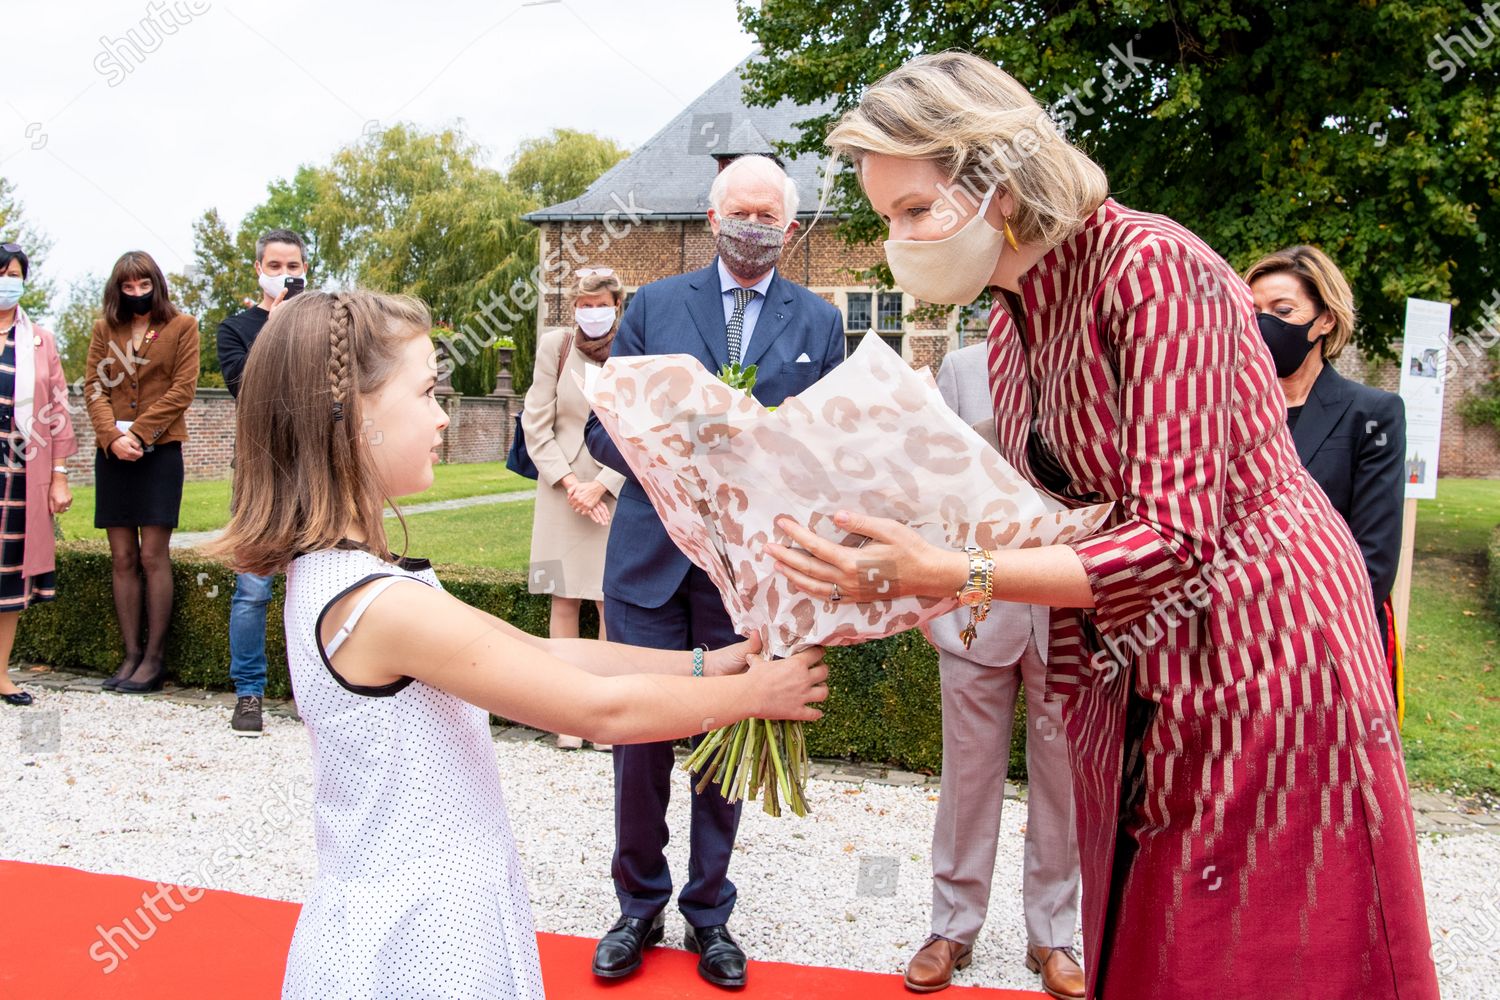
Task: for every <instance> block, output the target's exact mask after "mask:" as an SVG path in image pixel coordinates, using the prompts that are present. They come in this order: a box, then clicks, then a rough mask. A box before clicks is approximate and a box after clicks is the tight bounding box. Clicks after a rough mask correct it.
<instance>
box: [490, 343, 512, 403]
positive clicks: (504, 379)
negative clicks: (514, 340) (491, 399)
mask: <svg viewBox="0 0 1500 1000" xmlns="http://www.w3.org/2000/svg"><path fill="white" fill-rule="evenodd" d="M497 352H498V353H499V355H500V363H499V366H498V367H497V368H496V370H495V388H494V389H493V390H492V391H491V392H490V395H491V396H514V395H515V394H516V390H515V386H514V384H513V382H512V381H511V377H510V359H511V357H512V355H514V354H515V348H513V347H501V348H497Z"/></svg>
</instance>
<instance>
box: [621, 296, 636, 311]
mask: <svg viewBox="0 0 1500 1000" xmlns="http://www.w3.org/2000/svg"><path fill="white" fill-rule="evenodd" d="M633 298H635V292H626V293H625V301H624V302H621V303H620V315H621V316H624V315H625V310H626V309H629V308H630V300H631V299H633Z"/></svg>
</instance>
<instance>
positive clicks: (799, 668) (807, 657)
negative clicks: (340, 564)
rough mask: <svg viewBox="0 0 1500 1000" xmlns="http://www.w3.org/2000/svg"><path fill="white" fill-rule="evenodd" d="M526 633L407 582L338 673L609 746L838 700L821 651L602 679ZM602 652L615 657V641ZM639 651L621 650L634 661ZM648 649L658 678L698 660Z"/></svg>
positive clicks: (383, 605) (795, 715) (377, 612)
mask: <svg viewBox="0 0 1500 1000" xmlns="http://www.w3.org/2000/svg"><path fill="white" fill-rule="evenodd" d="M368 586H370V584H366V586H365V587H361V588H359V589H357V590H355V591H352V592H351V593H350V594H348V595H346V596H345V597H343V598H342V599H340V600H339V601H338V602H337V603H336V604H335V605H334V606H333V607H332V608H330V609H329V611H328V613H327V614H326V615H324V616H323V628H322V635H321V636H320V637H319V638H320V639H321V641H322V642H323V643H324V645H325V648H326V644H327V642H328V641H329V640H330V639H332V638H333V636H334V634H335V633H336V632H337V631H338V629H339V627H340V625H342V624H343V622H344V620H345V619H346V618H347V616H348V614H349V613H350V611H351V610H352V609H353V607H354V605H355V604H356V603H358V601H359V599H360V597H361V595H362V594H363V593H364V591H365V589H366V587H368ZM522 635H523V634H522V633H519V631H518V630H516V629H515V628H514V627H513V626H510V625H507V624H506V623H504V622H501V621H500V620H499V619H495V618H492V617H491V616H488V615H477V614H475V613H474V609H473V608H470V607H469V606H468V605H466V604H464V603H463V602H462V601H460V600H458V599H457V598H456V597H453V596H452V595H450V594H447V593H445V592H444V591H442V590H438V589H436V588H433V587H429V586H427V585H426V584H424V583H422V582H420V581H416V580H413V581H410V582H408V581H402V582H400V583H398V584H396V585H395V586H391V587H388V588H387V589H386V590H385V591H383V592H382V593H381V594H380V595H379V596H377V597H376V598H375V600H374V601H373V602H372V603H371V604H370V606H369V608H368V609H367V610H366V611H365V613H364V616H363V617H362V618H361V619H360V621H359V626H358V627H357V628H355V629H354V631H353V632H352V633H351V634H350V636H349V637H348V639H347V640H346V641H345V642H344V644H343V645H342V646H340V647H339V650H338V656H337V659H336V660H335V661H334V668H335V669H336V670H337V671H338V672H339V674H340V676H342V677H343V678H344V679H345V680H346V681H348V682H350V683H351V684H361V685H372V686H373V685H381V684H389V683H391V682H392V681H395V680H397V679H399V678H400V677H403V676H406V677H414V678H416V679H417V680H420V681H422V682H423V683H426V684H430V685H432V686H433V687H437V688H441V689H442V690H444V691H447V692H449V693H450V694H454V695H456V696H458V697H460V698H463V699H464V700H465V701H468V702H471V703H473V704H475V705H478V706H480V707H481V708H484V709H487V710H488V711H490V712H492V713H494V714H495V715H499V716H503V717H505V718H507V719H513V720H515V721H517V722H521V723H524V724H526V725H528V726H533V727H535V728H537V729H542V730H546V731H549V732H571V733H577V734H579V735H580V736H583V737H585V738H587V739H589V740H593V741H595V742H600V743H653V742H658V741H661V740H671V739H678V738H681V737H684V736H692V735H696V734H697V733H701V732H704V731H706V730H709V729H715V728H717V727H719V726H725V725H729V724H730V723H733V722H738V721H739V720H740V719H746V718H751V717H758V718H768V719H801V720H804V721H814V720H817V719H819V718H821V717H822V714H823V713H822V712H820V711H818V710H817V709H815V708H809V707H807V705H808V703H809V702H818V701H822V700H823V699H825V698H826V697H828V688H827V686H826V685H825V684H824V681H825V680H826V678H827V676H828V670H827V667H826V666H824V665H823V664H822V662H821V659H822V655H823V651H822V650H821V649H818V648H813V649H809V650H806V651H804V652H802V653H798V654H797V655H795V656H792V657H789V658H788V659H785V660H776V661H768V660H763V659H760V658H759V657H754V658H753V665H752V666H751V668H750V669H749V670H748V671H746V672H745V673H742V674H735V675H733V676H723V677H692V676H673V675H671V674H666V673H617V674H613V675H611V676H597V675H595V674H593V673H589V672H588V671H585V670H581V669H579V668H578V667H575V666H573V665H571V664H570V663H567V662H565V661H564V660H561V659H559V658H557V657H556V656H554V655H552V654H551V653H550V652H549V651H548V650H547V649H546V648H542V647H539V646H538V644H537V643H536V642H533V641H528V638H531V637H527V638H522V637H521V636H522ZM592 645H593V646H594V647H595V648H597V649H598V650H600V651H609V647H610V646H611V645H613V644H611V643H594V644H592ZM632 649H634V647H620V648H619V649H617V650H614V651H610V652H611V654H612V657H623V658H624V660H623V662H625V663H626V664H628V663H629V659H630V652H629V651H630V650H632ZM620 650H625V652H621V651H620ZM639 652H640V653H642V654H645V655H643V656H642V660H643V666H645V667H646V668H647V669H649V668H650V666H651V665H653V664H654V665H667V666H671V667H675V666H676V665H677V664H678V663H680V662H681V659H680V658H682V657H684V656H690V654H684V653H676V654H672V653H665V652H663V651H661V650H639ZM688 662H689V663H690V662H691V661H690V660H689V661H688Z"/></svg>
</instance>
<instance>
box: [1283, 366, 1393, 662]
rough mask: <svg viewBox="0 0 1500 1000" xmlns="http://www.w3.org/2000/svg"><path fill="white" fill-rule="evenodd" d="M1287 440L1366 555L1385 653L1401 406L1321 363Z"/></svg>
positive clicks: (1391, 583)
mask: <svg viewBox="0 0 1500 1000" xmlns="http://www.w3.org/2000/svg"><path fill="white" fill-rule="evenodd" d="M1292 442H1293V443H1294V444H1296V446H1297V457H1298V458H1300V459H1301V460H1302V465H1303V466H1304V467H1305V468H1306V469H1307V471H1308V472H1309V473H1311V474H1312V477H1313V479H1315V480H1316V481H1317V483H1318V485H1319V486H1321V487H1323V492H1324V493H1326V494H1328V499H1329V500H1330V501H1331V502H1332V503H1333V508H1334V510H1336V511H1338V512H1339V513H1340V514H1341V515H1343V518H1344V521H1345V522H1347V523H1348V525H1349V532H1350V534H1352V535H1353V536H1354V541H1355V542H1356V543H1358V545H1359V550H1360V552H1361V553H1363V554H1364V557H1365V568H1366V569H1367V570H1368V571H1369V573H1370V590H1371V591H1372V593H1373V595H1374V598H1375V619H1376V621H1377V622H1379V624H1380V627H1381V635H1380V642H1381V648H1384V646H1385V631H1384V630H1385V624H1386V621H1385V610H1384V608H1383V607H1382V605H1384V604H1385V599H1386V598H1387V597H1389V596H1390V594H1391V586H1392V585H1393V584H1394V583H1395V582H1396V562H1397V560H1399V559H1400V557H1401V513H1402V507H1403V503H1404V501H1405V499H1406V486H1405V482H1406V479H1405V472H1406V406H1405V404H1404V403H1402V402H1401V397H1400V396H1398V395H1396V394H1395V393H1392V392H1385V391H1383V390H1380V389H1376V388H1374V387H1372V386H1368V385H1361V384H1360V383H1358V382H1353V381H1350V380H1349V379H1346V378H1344V376H1342V375H1340V374H1339V373H1338V372H1336V371H1334V368H1333V365H1331V364H1324V365H1323V371H1322V372H1321V373H1319V375H1318V379H1317V381H1316V382H1314V383H1313V387H1312V392H1310V393H1308V396H1307V402H1306V403H1304V404H1303V406H1302V413H1301V415H1300V416H1298V418H1297V426H1296V427H1294V428H1292Z"/></svg>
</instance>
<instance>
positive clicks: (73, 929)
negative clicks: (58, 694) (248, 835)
mask: <svg viewBox="0 0 1500 1000" xmlns="http://www.w3.org/2000/svg"><path fill="white" fill-rule="evenodd" d="M183 891H184V890H182V889H180V888H176V887H167V891H166V892H163V893H158V891H157V889H156V886H155V884H154V883H149V882H142V881H140V880H138V879H132V878H124V877H122V876H118V875H96V874H94V873H92V872H83V871H78V870H77V869H74V868H59V867H53V866H50V865H32V864H23V863H21V862H16V861H0V912H3V913H4V914H5V921H4V924H5V926H4V931H3V933H4V944H3V945H0V997H3V998H5V1000H93V998H95V997H98V998H111V1000H113V998H121V1000H125V998H129V1000H179V998H180V1000H201V998H204V997H214V998H215V1000H251V998H254V1000H266V998H273V997H276V996H278V995H279V992H280V989H281V976H282V972H283V971H284V969H285V965H286V950H287V945H288V943H289V942H290V941H291V939H292V927H293V926H294V925H295V924H296V922H297V910H298V907H297V905H296V904H295V903H282V902H277V901H275V900H270V899H260V898H257V897H255V896H241V895H238V894H236V893H232V892H204V893H202V895H201V898H196V899H194V898H192V897H185V896H183V895H182V893H183ZM188 891H189V892H192V893H195V894H196V893H197V892H198V890H188ZM142 893H147V894H150V895H152V896H154V897H155V898H154V899H153V902H154V904H155V906H154V908H155V910H156V912H157V913H158V914H160V915H161V919H156V918H154V917H153V916H152V912H151V908H150V907H145V908H143V907H142V901H141V895H142ZM138 908H139V909H141V915H137V912H136V911H137V909H138ZM142 917H144V918H145V919H142ZM127 919H128V920H129V921H130V923H129V925H128V926H127V925H125V923H124V922H125V921H126V920H127ZM101 926H102V928H103V929H104V930H109V929H111V928H116V927H122V928H124V929H123V930H121V931H119V932H117V933H116V934H115V935H114V946H113V948H112V947H111V946H110V945H109V944H107V943H103V942H102V941H101ZM538 939H539V941H540V943H541V953H542V973H543V978H544V979H545V981H546V984H547V996H548V997H549V998H553V1000H591V998H601V997H610V998H612V1000H646V998H650V1000H690V998H712V1000H724V998H725V997H726V996H730V995H732V994H729V993H726V992H725V991H723V990H718V989H715V988H714V987H712V986H709V985H708V984H707V983H704V982H703V981H702V980H700V979H699V978H698V975H697V972H696V971H695V964H696V958H695V956H693V955H689V954H688V953H687V952H684V951H678V950H675V949H667V948H658V949H656V950H654V951H653V952H652V953H651V954H649V955H648V956H647V958H646V962H645V964H644V965H643V966H642V968H641V971H640V972H638V973H636V974H635V975H634V976H631V977H629V978H627V979H626V980H624V981H623V982H619V983H614V984H601V983H600V982H599V981H598V980H596V979H595V978H594V977H593V975H591V974H590V973H589V962H590V959H591V958H592V956H593V951H594V942H593V940H592V939H589V938H575V937H562V936H560V935H556V934H541V935H538ZM137 942H138V943H137ZM121 954H123V955H124V956H125V957H124V958H123V959H122V958H120V957H119V956H120V955H121ZM741 995H743V996H747V997H751V996H753V997H763V998H766V1000H783V998H784V1000H791V998H806V997H856V998H858V1000H881V998H891V1000H894V998H898V997H899V998H906V1000H910V998H911V997H912V996H914V994H911V993H908V992H907V991H906V990H905V989H904V988H903V987H902V985H901V979H900V977H899V976H886V975H877V974H875V973H869V972H847V971H844V970H842V969H821V968H811V967H807V966H800V965H783V964H780V963H777V962H755V961H752V962H751V964H750V984H749V986H747V987H746V988H745V990H744V991H743V993H742V994H741ZM942 995H943V996H944V997H954V998H973V1000H1036V998H1038V997H1043V995H1042V994H1040V993H1026V992H1019V991H1016V990H989V989H978V988H975V987H968V988H964V987H953V988H952V989H949V990H947V991H945V992H944V993H943V994H942ZM1043 1000H1045V998H1044V997H1043Z"/></svg>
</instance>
